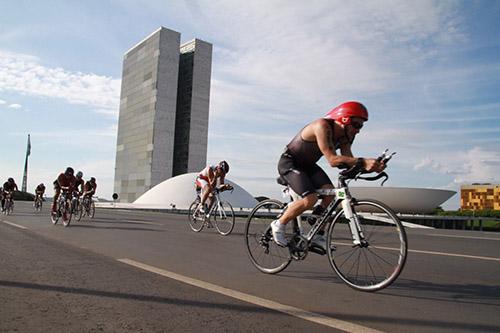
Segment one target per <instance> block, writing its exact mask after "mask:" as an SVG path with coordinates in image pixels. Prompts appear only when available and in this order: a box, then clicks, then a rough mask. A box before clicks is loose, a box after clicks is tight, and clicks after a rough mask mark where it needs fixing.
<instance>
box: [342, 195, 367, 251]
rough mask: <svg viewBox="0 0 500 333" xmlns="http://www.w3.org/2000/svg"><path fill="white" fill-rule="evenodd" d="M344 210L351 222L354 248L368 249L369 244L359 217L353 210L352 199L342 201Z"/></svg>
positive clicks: (350, 227)
mask: <svg viewBox="0 0 500 333" xmlns="http://www.w3.org/2000/svg"><path fill="white" fill-rule="evenodd" d="M341 204H342V209H343V210H344V215H345V217H346V218H347V219H348V220H349V229H350V230H351V235H352V241H353V244H354V246H361V247H366V246H368V242H367V241H366V240H365V236H364V234H363V231H362V230H361V224H360V222H359V217H358V215H357V214H355V213H354V212H353V210H352V206H351V199H350V198H346V199H344V200H342V203H341Z"/></svg>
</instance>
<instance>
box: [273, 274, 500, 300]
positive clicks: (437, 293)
mask: <svg viewBox="0 0 500 333" xmlns="http://www.w3.org/2000/svg"><path fill="white" fill-rule="evenodd" d="M279 275H280V276H283V277H287V278H292V279H305V280H315V281H324V282H327V283H330V284H334V285H342V284H344V282H343V281H342V280H341V279H340V278H339V277H338V276H336V274H335V273H334V272H332V274H328V273H324V274H321V273H317V272H310V271H294V272H285V273H283V272H282V273H280V274H279ZM374 295H384V296H389V297H398V298H401V297H404V298H411V299H420V300H430V301H438V302H449V303H461V304H476V305H485V306H500V286H498V285H480V284H472V283H464V284H457V283H452V284H447V283H435V282H429V281H421V280H415V279H406V278H401V277H400V278H398V279H397V280H396V281H394V283H393V284H391V285H390V286H389V287H387V288H386V289H383V290H380V291H377V292H376V293H375V294H374Z"/></svg>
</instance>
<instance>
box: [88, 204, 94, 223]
mask: <svg viewBox="0 0 500 333" xmlns="http://www.w3.org/2000/svg"><path fill="white" fill-rule="evenodd" d="M88 216H89V217H90V218H91V219H93V218H94V216H95V204H94V201H93V200H90V203H89V213H88Z"/></svg>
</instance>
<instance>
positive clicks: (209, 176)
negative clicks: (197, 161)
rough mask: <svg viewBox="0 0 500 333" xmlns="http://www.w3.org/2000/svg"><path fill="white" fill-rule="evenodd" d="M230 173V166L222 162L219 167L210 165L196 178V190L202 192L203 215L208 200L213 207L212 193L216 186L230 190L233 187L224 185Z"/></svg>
mask: <svg viewBox="0 0 500 333" xmlns="http://www.w3.org/2000/svg"><path fill="white" fill-rule="evenodd" d="M228 172H229V164H228V163H227V162H226V161H221V162H219V164H218V165H217V166H213V165H208V166H206V167H205V169H203V170H201V171H200V173H199V174H198V177H196V181H195V186H196V190H197V191H199V190H201V205H202V206H201V213H205V207H206V206H205V203H206V201H207V200H209V201H208V205H207V207H210V206H211V205H212V199H211V193H212V191H213V190H214V189H215V187H216V186H221V187H223V188H226V189H230V188H231V185H229V184H224V179H225V177H226V174H227V173H228Z"/></svg>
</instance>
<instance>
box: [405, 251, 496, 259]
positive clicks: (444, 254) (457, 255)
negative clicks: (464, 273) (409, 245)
mask: <svg viewBox="0 0 500 333" xmlns="http://www.w3.org/2000/svg"><path fill="white" fill-rule="evenodd" d="M408 252H415V253H425V254H434V255H439V256H449V257H462V258H469V259H481V260H491V261H500V258H494V257H481V256H470V255H468V254H458V253H444V252H434V251H421V250H408Z"/></svg>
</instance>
